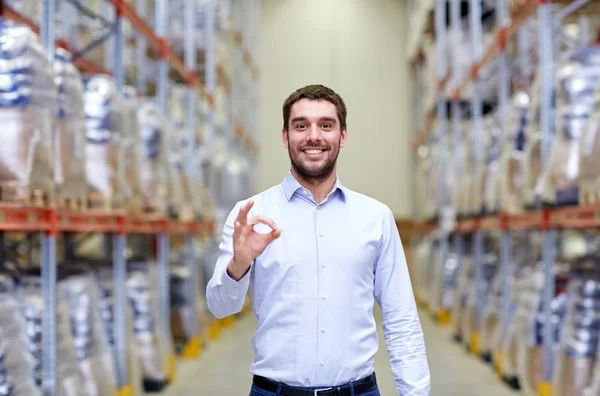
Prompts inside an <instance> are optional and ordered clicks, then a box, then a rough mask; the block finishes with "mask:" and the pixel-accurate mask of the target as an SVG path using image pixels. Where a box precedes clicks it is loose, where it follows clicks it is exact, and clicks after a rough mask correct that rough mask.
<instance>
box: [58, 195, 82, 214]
mask: <svg viewBox="0 0 600 396" xmlns="http://www.w3.org/2000/svg"><path fill="white" fill-rule="evenodd" d="M88 205H89V204H88V200H87V199H86V198H84V197H58V207H59V208H61V209H65V210H70V211H72V212H82V211H84V210H86V209H87V208H88Z"/></svg>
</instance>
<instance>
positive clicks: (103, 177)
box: [84, 75, 125, 209]
mask: <svg viewBox="0 0 600 396" xmlns="http://www.w3.org/2000/svg"><path fill="white" fill-rule="evenodd" d="M84 86H85V91H84V107H85V124H86V135H87V142H86V153H85V157H86V172H87V184H88V194H89V196H88V200H89V205H90V207H92V208H102V209H122V208H123V207H124V196H123V184H124V183H123V179H122V175H123V172H122V169H123V164H124V162H125V161H124V153H125V150H124V148H125V146H124V145H123V135H124V133H123V127H124V118H125V108H124V106H123V99H122V97H121V95H120V93H119V90H118V89H117V85H116V83H115V80H114V79H113V78H112V77H110V76H106V75H92V76H86V77H85V79H84Z"/></svg>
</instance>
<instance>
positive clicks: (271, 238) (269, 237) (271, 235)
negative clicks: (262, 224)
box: [265, 228, 281, 243]
mask: <svg viewBox="0 0 600 396" xmlns="http://www.w3.org/2000/svg"><path fill="white" fill-rule="evenodd" d="M280 235H281V230H280V229H279V228H276V229H274V230H273V231H271V232H269V233H268V234H265V237H266V238H267V240H268V241H269V243H270V242H273V241H274V240H275V239H277V238H279V236H280Z"/></svg>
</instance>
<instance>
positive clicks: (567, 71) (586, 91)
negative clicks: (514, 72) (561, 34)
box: [540, 47, 600, 206]
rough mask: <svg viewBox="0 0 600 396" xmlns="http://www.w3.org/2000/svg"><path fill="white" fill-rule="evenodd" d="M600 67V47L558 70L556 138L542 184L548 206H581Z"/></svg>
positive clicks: (574, 56) (573, 56) (576, 55)
mask: <svg viewBox="0 0 600 396" xmlns="http://www.w3.org/2000/svg"><path fill="white" fill-rule="evenodd" d="M599 66H600V47H590V48H585V49H583V50H580V51H577V52H575V53H573V54H571V55H570V56H569V58H568V60H567V61H566V62H564V63H563V64H562V65H561V66H560V67H559V68H558V71H557V78H558V84H557V95H556V101H557V103H556V134H555V136H554V138H553V139H552V142H551V144H552V147H551V152H550V157H549V164H548V167H547V168H546V169H544V174H543V175H542V180H541V182H540V183H541V185H542V188H541V194H543V195H542V199H543V202H544V203H545V204H549V205H558V206H565V205H576V204H578V202H579V192H578V189H577V181H578V176H579V162H580V158H579V154H580V142H581V137H582V135H583V132H584V129H585V127H586V125H587V124H588V120H589V118H590V115H591V113H592V111H593V109H594V88H595V87H596V86H597V85H598V82H599V79H600V68H599Z"/></svg>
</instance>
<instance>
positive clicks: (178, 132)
mask: <svg viewBox="0 0 600 396" xmlns="http://www.w3.org/2000/svg"><path fill="white" fill-rule="evenodd" d="M171 131H172V132H171V133H169V145H168V146H169V147H168V156H169V169H170V174H171V176H170V178H171V180H172V183H171V185H172V189H173V193H172V194H171V195H170V197H171V202H172V203H173V205H175V207H176V212H177V213H178V214H179V218H180V219H182V220H190V219H192V218H193V217H194V214H195V213H198V211H196V210H195V209H194V206H193V204H194V196H193V191H192V186H191V184H190V180H189V178H188V173H187V171H186V155H187V151H186V148H187V140H188V135H187V130H186V129H183V127H182V126H181V125H176V124H175V125H171Z"/></svg>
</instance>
